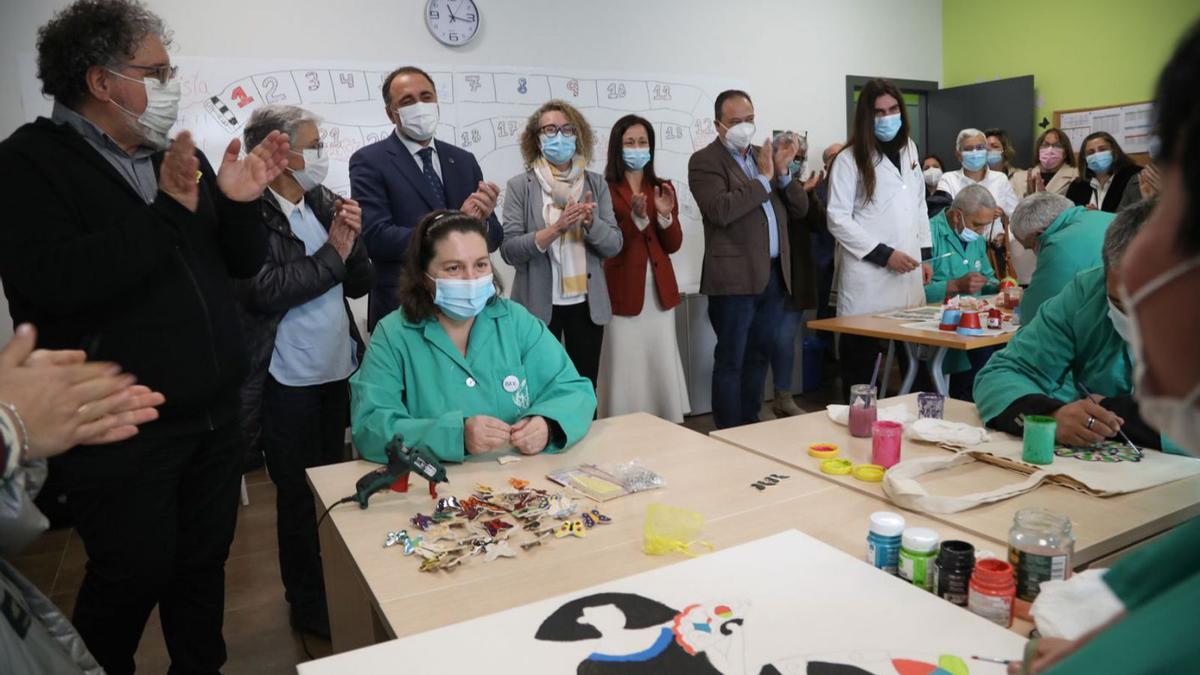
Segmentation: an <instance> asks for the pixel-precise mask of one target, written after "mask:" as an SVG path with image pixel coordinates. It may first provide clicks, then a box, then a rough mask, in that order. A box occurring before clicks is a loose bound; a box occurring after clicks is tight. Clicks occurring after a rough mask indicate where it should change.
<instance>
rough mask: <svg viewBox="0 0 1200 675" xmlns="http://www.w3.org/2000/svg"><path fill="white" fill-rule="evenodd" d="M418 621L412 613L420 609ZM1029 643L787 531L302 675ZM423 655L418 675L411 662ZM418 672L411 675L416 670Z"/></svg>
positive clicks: (984, 668) (709, 666) (680, 667)
mask: <svg viewBox="0 0 1200 675" xmlns="http://www.w3.org/2000/svg"><path fill="white" fill-rule="evenodd" d="M414 611H419V609H417V608H414ZM1023 645H1024V640H1023V639H1022V638H1021V637H1020V636H1018V635H1017V634H1015V633H1012V632H1011V631H1008V630H1005V629H1003V628H1000V627H998V626H996V625H995V624H993V623H991V622H989V621H987V620H985V619H982V618H980V617H977V616H975V615H974V614H971V613H970V612H968V611H967V610H965V609H963V608H961V607H957V606H955V605H952V604H950V603H948V602H946V601H944V600H941V599H939V598H937V597H936V596H934V595H932V594H930V593H928V592H926V591H923V590H920V589H918V588H916V587H914V586H912V585H911V584H909V583H906V582H904V581H902V580H900V579H898V578H896V577H893V576H891V575H888V574H886V573H884V572H882V571H880V570H877V569H875V568H874V567H872V566H870V565H868V564H866V563H865V562H863V561H862V560H860V559H857V558H854V557H852V556H848V555H846V554H845V553H842V552H841V551H838V550H837V549H834V548H832V547H830V546H828V545H826V544H823V543H821V542H819V541H817V540H815V539H812V538H811V537H808V536H807V535H804V534H802V533H800V532H797V531H795V530H791V531H788V532H783V533H780V534H777V535H774V536H772V537H768V538H765V539H760V540H758V541H754V542H750V543H747V544H743V545H741V546H735V547H732V548H728V549H725V550H723V551H719V552H717V553H713V554H710V555H705V556H701V557H699V558H695V559H691V560H686V561H683V562H680V563H677V564H674V565H669V566H666V567H662V568H659V569H656V570H652V571H649V572H644V573H641V574H637V575H633V576H630V577H626V578H624V579H620V580H616V581H612V582H609V583H606V584H602V585H600V586H596V587H593V588H590V589H586V590H583V591H579V592H577V593H571V594H569V595H565V596H559V597H556V598H550V599H546V600H542V601H539V602H534V603H531V604H528V605H525V606H522V607H517V608H514V609H511V610H507V611H504V612H499V613H496V614H492V615H489V616H484V617H480V618H478V619H473V620H471V621H466V622H463V623H459V624H455V625H452V626H447V627H445V628H440V629H437V630H433V631H429V632H427V633H422V634H419V635H413V636H410V637H405V638H401V639H398V640H393V641H391V642H387V643H384V644H381V645H376V646H374V647H368V648H366V649H361V650H358V651H355V652H349V653H346V654H341V655H338V656H334V657H330V658H327V659H322V660H319V661H313V662H310V663H306V664H302V665H301V666H300V673H301V675H322V674H323V673H335V672H341V673H345V672H353V673H355V675H367V674H369V673H376V672H378V673H384V672H389V673H390V672H394V670H395V664H396V663H405V664H406V668H405V672H428V673H460V672H461V673H467V672H487V673H514V674H515V673H522V674H526V673H578V674H579V675H607V674H609V673H611V674H613V675H616V674H620V673H633V674H642V673H660V674H664V675H674V674H678V675H693V674H695V675H713V674H717V673H721V674H724V675H867V674H872V675H970V674H972V673H981V674H987V673H993V674H998V673H1003V672H1004V667H1003V666H1000V665H996V664H992V663H985V662H981V661H973V660H970V658H969V657H970V656H971V655H976V654H977V655H984V656H989V657H993V658H1019V657H1020V654H1021V650H1022V648H1023ZM418 653H419V654H423V655H425V657H424V658H422V659H421V660H420V661H419V662H414V661H413V659H412V658H411V655H413V654H418ZM413 667H415V669H413Z"/></svg>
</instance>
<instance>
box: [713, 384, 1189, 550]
mask: <svg viewBox="0 0 1200 675" xmlns="http://www.w3.org/2000/svg"><path fill="white" fill-rule="evenodd" d="M897 403H903V404H905V405H907V406H908V408H909V410H910V411H912V412H913V413H914V414H915V412H916V394H910V395H908V396H902V397H897V398H891V399H884V400H882V401H880V402H879V405H880V406H881V407H884V406H889V405H895V404H897ZM945 418H946V419H948V420H953V421H957V422H965V423H968V424H974V425H977V426H982V422H981V421H980V419H979V415H978V413H977V412H976V410H975V406H974V405H972V404H970V403H966V402H963V401H958V400H955V399H947V400H946V407H945ZM712 436H713V437H714V438H718V439H720V440H722V441H725V442H727V443H731V444H733V445H736V446H738V447H740V448H743V449H746V450H749V451H751V452H755V453H758V454H760V455H762V456H764V457H770V458H772V459H776V460H779V461H780V462H783V463H785V464H787V465H789V466H791V467H794V468H795V469H797V470H799V471H803V472H805V473H806V474H808V475H810V476H812V477H816V478H821V479H823V480H825V481H826V482H829V483H832V484H836V485H838V486H840V487H841V488H843V489H845V490H848V491H853V492H857V493H861V494H865V495H870V496H871V497H873V498H875V499H879V500H881V501H885V502H888V503H889V504H890V502H889V501H888V499H887V495H886V494H884V492H883V488H882V484H881V483H864V482H862V481H859V480H855V479H854V478H851V477H849V476H831V475H828V474H823V473H821V472H820V469H819V464H820V462H819V460H817V459H814V458H812V457H809V456H808V453H807V450H808V445H809V444H810V443H818V442H820V443H836V444H837V445H838V446H839V447H840V448H841V456H842V457H845V458H847V459H850V460H851V461H853V462H855V463H863V462H869V461H870V458H871V439H869V438H853V437H851V436H850V433H849V430H848V429H847V428H846V427H844V426H842V425H840V424H837V423H835V422H833V421H832V420H830V419H829V416H828V415H827V414H826V413H825V412H824V411H821V412H815V413H810V414H808V415H800V416H796V417H789V418H784V419H780V420H773V421H769V422H760V423H758V424H751V425H747V426H743V427H736V428H733V429H723V430H719V431H714V432H713V433H712ZM946 452H947V451H946V450H943V449H941V448H939V447H936V446H933V445H928V444H924V443H916V442H912V441H909V440H907V439H906V440H905V441H904V446H903V456H904V457H906V458H914V457H926V456H931V455H939V454H944V453H946ZM1021 479H1022V477H1021V476H1020V475H1019V474H1017V473H1014V472H1012V471H1008V470H1006V469H1001V468H999V467H996V466H992V465H990V464H985V463H982V462H974V463H971V464H967V465H964V466H960V467H956V468H953V469H948V470H945V471H939V472H936V473H933V474H929V475H927V476H924V477H923V478H922V483H923V484H924V485H925V486H927V487H928V488H929V490H930V492H931V493H935V494H944V495H961V494H970V493H974V492H980V491H985V490H991V489H994V488H998V487H1001V486H1003V485H1007V484H1011V483H1014V482H1017V481H1019V480H1021ZM1038 506H1040V507H1044V508H1047V509H1050V510H1051V511H1055V512H1057V513H1064V514H1067V515H1068V516H1070V518H1071V528H1072V530H1073V531H1074V533H1075V537H1076V543H1075V560H1074V562H1075V565H1076V568H1077V569H1079V568H1083V567H1087V566H1089V565H1098V566H1106V565H1107V564H1110V563H1111V562H1112V561H1113V560H1115V558H1116V557H1117V555H1118V554H1120V553H1121V552H1122V551H1123V550H1124V549H1127V548H1128V547H1130V546H1133V545H1136V544H1139V543H1141V542H1143V541H1146V540H1148V539H1150V538H1153V537H1155V536H1157V535H1158V534H1161V533H1162V532H1165V531H1166V530H1168V529H1170V528H1171V527H1174V526H1175V525H1178V524H1180V523H1182V522H1184V521H1186V520H1188V519H1190V518H1192V517H1194V516H1196V515H1200V477H1193V478H1187V479H1183V480H1177V481H1174V482H1172V483H1167V484H1165V485H1160V486H1158V487H1155V488H1151V489H1148V490H1141V491H1139V492H1134V493H1130V494H1125V495H1118V496H1115V497H1093V496H1090V495H1086V494H1083V493H1081V492H1076V491H1075V490H1071V489H1069V488H1066V487H1062V486H1059V485H1055V484H1051V483H1046V484H1043V485H1041V486H1039V487H1037V488H1036V489H1034V490H1032V491H1030V492H1027V493H1025V494H1023V495H1019V496H1017V497H1013V498H1012V499H1006V500H1003V501H999V502H995V503H992V504H986V505H983V506H980V507H977V508H974V509H971V510H969V511H964V512H961V513H954V514H946V515H938V514H933V515H931V516H930V517H932V518H934V519H936V520H938V521H941V522H943V523H947V524H949V525H953V526H954V527H956V528H960V529H962V530H964V531H966V532H970V533H972V534H974V535H976V536H978V537H982V538H984V539H986V540H988V541H989V542H991V545H992V546H993V547H994V548H997V549H1000V550H1003V549H1004V548H1005V547H1006V543H1005V542H1007V541H1008V531H1009V528H1010V527H1011V526H1012V521H1013V515H1014V514H1015V513H1016V512H1017V511H1018V510H1020V509H1024V508H1031V507H1038ZM909 515H910V512H907V513H906V514H905V516H906V517H908V516H909Z"/></svg>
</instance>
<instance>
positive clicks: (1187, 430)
mask: <svg viewBox="0 0 1200 675" xmlns="http://www.w3.org/2000/svg"><path fill="white" fill-rule="evenodd" d="M1197 267H1200V256H1196V257H1194V258H1192V259H1191V260H1188V261H1186V262H1184V263H1182V264H1180V265H1177V266H1176V267H1175V268H1173V269H1170V270H1168V271H1166V272H1164V273H1163V274H1160V275H1159V276H1157V277H1155V278H1154V279H1153V280H1151V281H1150V283H1148V284H1146V285H1145V286H1143V287H1142V288H1141V289H1139V290H1138V292H1137V293H1135V294H1133V295H1132V296H1129V297H1128V298H1127V299H1126V300H1125V307H1126V308H1127V309H1128V311H1129V327H1130V338H1131V339H1130V340H1129V343H1130V346H1131V348H1132V350H1133V360H1134V366H1133V391H1134V395H1135V397H1136V398H1137V401H1138V411H1139V412H1140V413H1141V415H1142V418H1143V419H1145V420H1146V421H1147V422H1149V423H1150V424H1152V425H1154V428H1155V429H1158V431H1159V432H1160V433H1162V434H1163V435H1164V436H1166V437H1167V438H1169V439H1171V441H1172V442H1174V443H1176V444H1178V445H1179V446H1180V447H1182V448H1184V449H1185V450H1187V451H1188V452H1190V453H1192V454H1193V455H1200V410H1197V409H1196V406H1197V404H1200V384H1197V385H1196V386H1195V387H1193V388H1192V390H1191V391H1190V392H1188V393H1187V394H1185V395H1184V397H1183V398H1169V397H1166V396H1155V395H1152V394H1150V393H1148V392H1147V390H1146V355H1145V352H1144V347H1143V345H1142V339H1141V328H1140V327H1139V326H1138V320H1137V304H1138V303H1139V302H1141V301H1142V300H1145V299H1146V296H1148V295H1150V294H1152V293H1154V292H1155V291H1157V290H1159V289H1161V288H1162V287H1163V286H1166V285H1167V284H1169V283H1171V282H1172V281H1175V280H1176V279H1178V278H1179V277H1181V276H1183V275H1184V274H1186V273H1188V272H1190V271H1192V270H1193V269H1195V268H1197Z"/></svg>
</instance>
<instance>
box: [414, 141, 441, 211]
mask: <svg viewBox="0 0 1200 675" xmlns="http://www.w3.org/2000/svg"><path fill="white" fill-rule="evenodd" d="M417 154H418V155H420V156H421V172H422V173H424V174H425V180H427V181H429V187H431V188H433V208H435V209H444V208H446V188H445V187H443V186H442V179H441V178H438V175H437V172H436V171H434V170H433V148H421V149H420V150H418V151H417Z"/></svg>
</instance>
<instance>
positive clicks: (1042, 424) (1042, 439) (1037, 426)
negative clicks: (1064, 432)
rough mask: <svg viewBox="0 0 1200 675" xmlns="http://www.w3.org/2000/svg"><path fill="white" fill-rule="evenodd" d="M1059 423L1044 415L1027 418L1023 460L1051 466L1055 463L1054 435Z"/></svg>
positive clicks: (1022, 452)
mask: <svg viewBox="0 0 1200 675" xmlns="http://www.w3.org/2000/svg"><path fill="white" fill-rule="evenodd" d="M1057 430H1058V422H1056V421H1055V419H1054V418H1053V417H1046V416H1043V415H1026V416H1025V433H1024V438H1023V442H1022V446H1021V459H1023V460H1025V461H1026V462H1029V463H1030V464H1050V463H1052V462H1053V461H1054V434H1055V432H1056V431H1057Z"/></svg>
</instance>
